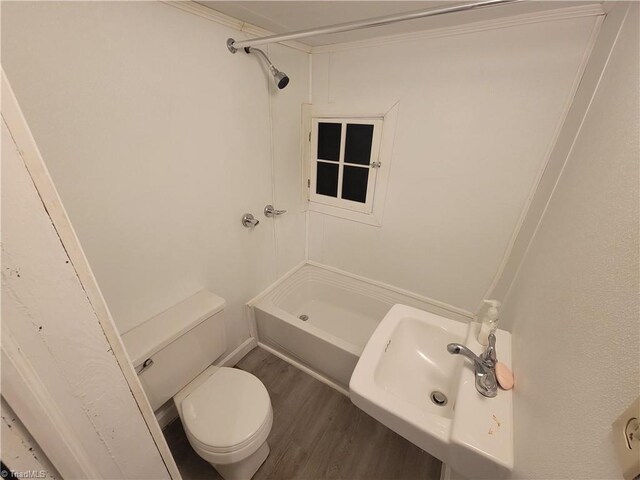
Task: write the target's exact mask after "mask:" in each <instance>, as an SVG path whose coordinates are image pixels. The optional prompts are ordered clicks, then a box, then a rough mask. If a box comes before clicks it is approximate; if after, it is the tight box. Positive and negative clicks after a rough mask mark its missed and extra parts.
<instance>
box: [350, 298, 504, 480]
mask: <svg viewBox="0 0 640 480" xmlns="http://www.w3.org/2000/svg"><path fill="white" fill-rule="evenodd" d="M477 327H478V325H477V324H475V323H470V324H467V323H462V322H458V321H455V320H450V319H447V318H444V317H441V316H439V315H436V314H433V313H429V312H425V311H422V310H418V309H415V308H412V307H408V306H406V305H395V306H394V307H393V308H391V310H389V312H388V313H387V315H386V316H385V317H384V319H383V320H382V321H381V322H380V324H379V325H378V327H377V328H376V330H375V331H374V333H373V335H372V336H371V338H370V339H369V341H368V343H367V345H366V346H365V348H364V351H363V352H362V355H361V357H360V359H359V361H358V364H357V365H356V368H355V370H354V372H353V375H352V376H351V381H350V384H349V390H350V395H351V400H352V402H353V403H354V404H355V405H356V406H358V407H359V408H361V409H362V410H364V411H365V412H366V413H368V414H369V415H371V416H372V417H374V418H375V419H377V420H378V421H380V422H381V423H383V424H384V425H386V426H387V427H389V428H390V429H392V430H394V431H395V432H397V433H399V434H400V435H402V436H403V437H405V438H406V439H407V440H409V441H411V442H412V443H414V444H415V445H417V446H418V447H420V448H422V449H423V450H425V451H426V452H428V453H430V454H431V455H433V456H435V457H437V458H438V459H440V460H441V461H443V462H445V463H447V464H448V465H449V466H450V467H451V468H452V469H453V470H454V471H455V472H457V473H458V474H461V475H464V476H467V477H470V478H471V477H472V478H483V477H484V478H499V477H505V476H507V475H508V473H509V472H510V470H511V469H512V468H513V439H512V394H511V391H503V390H500V391H499V392H498V396H497V397H495V398H486V397H483V396H482V395H480V393H478V392H477V391H476V389H475V377H474V370H473V365H472V364H471V362H469V361H468V360H465V359H464V358H463V357H462V356H459V355H451V354H449V353H448V352H447V348H446V347H447V344H449V343H452V342H456V343H462V344H465V345H466V346H467V347H469V348H470V349H471V350H473V351H474V352H475V353H476V354H479V353H481V352H482V350H483V347H482V346H481V345H480V344H478V342H477V341H476V333H477ZM496 337H497V343H496V349H497V353H498V359H499V360H500V361H501V362H503V363H506V364H507V365H508V366H510V363H511V336H510V334H509V333H508V332H505V331H503V330H498V331H497V332H496Z"/></svg>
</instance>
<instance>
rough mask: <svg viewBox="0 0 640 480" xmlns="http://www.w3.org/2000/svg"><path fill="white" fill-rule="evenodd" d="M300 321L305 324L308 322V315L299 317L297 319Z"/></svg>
mask: <svg viewBox="0 0 640 480" xmlns="http://www.w3.org/2000/svg"><path fill="white" fill-rule="evenodd" d="M298 318H299V319H300V320H302V321H303V322H306V321H307V320H309V315H305V314H304V313H303V314H302V315H300V316H299V317H298Z"/></svg>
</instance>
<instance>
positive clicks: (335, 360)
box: [248, 263, 472, 393]
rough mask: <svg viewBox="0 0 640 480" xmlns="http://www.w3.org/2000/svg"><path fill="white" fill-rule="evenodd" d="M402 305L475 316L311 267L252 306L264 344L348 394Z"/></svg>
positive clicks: (464, 317)
mask: <svg viewBox="0 0 640 480" xmlns="http://www.w3.org/2000/svg"><path fill="white" fill-rule="evenodd" d="M396 303H401V304H404V305H410V306H412V307H416V308H420V309H422V310H426V311H429V312H433V313H436V314H438V315H442V316H444V317H447V318H451V319H454V320H460V321H464V322H467V321H469V320H470V319H471V318H472V314H471V313H469V312H466V311H464V310H460V309H456V308H455V307H451V306H448V305H444V304H441V303H439V302H435V301H433V300H429V299H426V298H424V297H420V296H419V295H416V294H413V293H410V292H406V291H403V290H400V289H397V288H394V287H391V286H388V285H384V284H381V283H379V282H375V281H372V280H368V279H365V278H362V277H358V276H355V275H351V274H348V273H346V272H341V271H339V270H336V269H333V268H329V267H325V266H321V265H318V264H311V263H306V264H303V265H302V266H300V267H298V268H297V269H295V270H294V271H293V272H290V273H289V274H288V275H286V276H285V277H284V278H283V279H281V280H280V281H278V282H276V284H274V285H273V286H272V287H270V288H268V289H267V290H266V291H265V292H264V293H263V294H261V295H259V296H258V297H256V298H255V299H254V300H252V301H251V302H249V304H248V306H249V307H250V309H251V310H252V314H253V319H254V322H255V324H254V327H255V329H256V334H257V337H258V343H259V345H260V346H262V347H263V348H266V349H267V350H269V351H271V352H272V353H274V354H276V355H278V356H279V357H281V358H283V359H284V360H286V361H288V362H290V363H292V364H294V365H295V366H298V367H299V368H302V369H303V370H305V371H307V372H308V373H311V374H312V375H314V376H315V377H316V378H319V379H320V380H322V381H324V382H325V383H327V384H329V385H331V386H333V387H334V388H336V389H338V390H340V391H342V392H343V393H348V388H349V379H350V378H351V374H352V373H353V369H354V368H355V366H356V363H357V362H358V359H359V358H360V354H361V353H362V350H363V349H364V346H365V345H366V343H367V341H368V340H369V337H370V336H371V334H372V333H373V331H374V330H375V328H376V327H377V326H378V323H380V320H382V318H383V317H384V316H385V315H386V313H387V312H388V311H389V309H390V308H391V307H392V306H393V305H395V304H396Z"/></svg>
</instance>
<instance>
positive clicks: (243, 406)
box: [174, 367, 273, 463]
mask: <svg viewBox="0 0 640 480" xmlns="http://www.w3.org/2000/svg"><path fill="white" fill-rule="evenodd" d="M174 400H175V402H176V404H177V406H178V411H179V413H180V417H181V419H182V422H183V425H184V427H185V431H186V433H187V436H188V438H189V439H190V441H191V443H192V446H193V447H194V448H195V449H196V450H200V451H201V453H206V454H209V455H208V456H212V455H213V456H215V457H220V460H222V459H223V458H225V459H226V457H236V456H237V454H239V453H240V451H242V453H243V454H246V455H249V454H250V453H251V451H252V450H255V449H257V448H258V447H259V446H260V445H261V444H262V443H263V442H264V441H265V440H266V438H267V436H268V435H269V432H270V430H271V425H272V423H273V410H272V408H271V401H270V399H269V394H268V392H267V389H266V388H265V386H264V385H263V384H262V382H261V381H260V380H259V379H258V378H257V377H255V376H254V375H252V374H250V373H248V372H245V371H243V370H238V369H235V368H226V367H222V368H218V367H209V368H208V369H207V370H205V371H204V372H203V373H202V374H201V375H200V376H198V378H196V379H195V380H194V381H192V382H191V383H190V384H189V385H187V386H186V387H185V388H183V389H182V390H181V391H180V392H179V393H178V394H177V395H176V396H175V397H174ZM225 463H226V462H225Z"/></svg>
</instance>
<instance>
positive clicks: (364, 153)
mask: <svg viewBox="0 0 640 480" xmlns="http://www.w3.org/2000/svg"><path fill="white" fill-rule="evenodd" d="M372 141H373V125H360V124H352V123H350V124H348V125H347V140H346V145H345V150H344V161H345V163H357V164H358V165H369V163H370V161H371V160H370V159H371V142H372Z"/></svg>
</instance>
